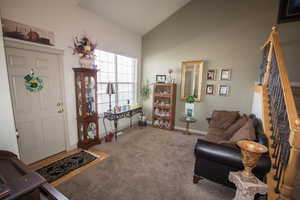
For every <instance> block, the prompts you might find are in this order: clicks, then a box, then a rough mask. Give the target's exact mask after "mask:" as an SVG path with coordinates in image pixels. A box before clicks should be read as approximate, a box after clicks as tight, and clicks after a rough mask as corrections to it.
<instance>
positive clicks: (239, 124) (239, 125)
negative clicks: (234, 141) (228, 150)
mask: <svg viewBox="0 0 300 200" xmlns="http://www.w3.org/2000/svg"><path fill="white" fill-rule="evenodd" d="M247 120H248V117H247V116H246V115H243V116H242V117H240V118H239V119H238V120H236V121H235V122H234V123H233V124H231V126H229V128H228V129H226V130H225V131H224V139H225V140H230V138H232V136H233V135H234V134H235V133H236V132H237V131H238V130H239V129H240V128H242V127H243V126H244V125H245V124H246V123H247Z"/></svg>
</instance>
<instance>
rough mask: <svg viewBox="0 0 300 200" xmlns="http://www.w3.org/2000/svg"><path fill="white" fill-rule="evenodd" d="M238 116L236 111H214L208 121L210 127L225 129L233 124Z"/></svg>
mask: <svg viewBox="0 0 300 200" xmlns="http://www.w3.org/2000/svg"><path fill="white" fill-rule="evenodd" d="M239 116H240V114H239V112H238V111H222V110H221V111H220V110H219V111H214V112H213V114H212V118H211V121H210V127H212V128H221V129H224V130H225V129H227V128H228V127H229V126H230V125H231V124H233V123H234V122H235V121H236V120H237V119H238V118H239Z"/></svg>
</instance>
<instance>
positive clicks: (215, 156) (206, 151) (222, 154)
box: [195, 139, 271, 173]
mask: <svg viewBox="0 0 300 200" xmlns="http://www.w3.org/2000/svg"><path fill="white" fill-rule="evenodd" d="M195 156H196V159H206V160H211V161H214V162H218V163H221V164H224V165H229V166H232V167H234V168H238V169H242V168H243V163H242V155H241V152H240V149H238V148H234V147H231V146H228V145H222V144H217V143H213V142H209V141H206V140H202V139H198V141H197V144H196V146H195ZM270 167H271V162H270V158H269V156H268V154H263V155H262V157H261V159H260V160H259V162H258V163H257V166H256V168H255V169H256V170H259V171H260V172H263V173H267V172H268V171H269V170H270Z"/></svg>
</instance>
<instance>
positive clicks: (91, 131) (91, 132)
mask: <svg viewBox="0 0 300 200" xmlns="http://www.w3.org/2000/svg"><path fill="white" fill-rule="evenodd" d="M96 135H97V127H96V123H95V122H90V123H89V125H88V127H87V138H88V139H92V140H93V139H95V137H96Z"/></svg>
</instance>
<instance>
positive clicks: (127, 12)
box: [79, 0, 190, 35]
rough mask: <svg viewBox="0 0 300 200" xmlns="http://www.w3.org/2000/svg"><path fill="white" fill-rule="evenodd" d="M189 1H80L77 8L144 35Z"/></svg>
mask: <svg viewBox="0 0 300 200" xmlns="http://www.w3.org/2000/svg"><path fill="white" fill-rule="evenodd" d="M189 1H190V0H80V1H79V6H80V7H82V8H85V9H88V10H90V11H92V12H94V13H96V14H97V15H99V16H101V17H103V18H106V19H107V20H109V21H111V22H113V23H115V24H118V25H120V26H122V27H124V28H126V29H128V30H130V31H132V32H135V33H138V34H140V35H144V34H146V33H147V32H149V31H150V30H152V29H153V28H154V27H156V26H157V25H158V24H160V23H161V22H163V21H164V20H165V19H167V18H168V17H169V16H170V15H172V14H173V13H175V12H176V11H177V10H178V9H180V8H181V7H183V6H184V5H185V4H187V3H188V2H189Z"/></svg>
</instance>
